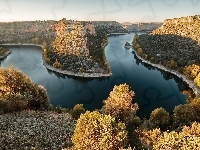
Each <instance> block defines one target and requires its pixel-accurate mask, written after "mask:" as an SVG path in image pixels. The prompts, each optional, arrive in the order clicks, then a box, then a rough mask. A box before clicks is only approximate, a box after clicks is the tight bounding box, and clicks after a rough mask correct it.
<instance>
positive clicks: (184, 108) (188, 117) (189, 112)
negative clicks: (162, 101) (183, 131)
mask: <svg viewBox="0 0 200 150" xmlns="http://www.w3.org/2000/svg"><path fill="white" fill-rule="evenodd" d="M173 112H174V114H173V125H174V127H178V126H183V125H191V122H193V121H195V120H196V112H195V109H194V108H193V106H192V105H190V104H184V105H182V104H180V105H178V106H175V108H174V110H173Z"/></svg>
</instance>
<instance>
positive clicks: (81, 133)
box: [71, 111, 127, 150]
mask: <svg viewBox="0 0 200 150" xmlns="http://www.w3.org/2000/svg"><path fill="white" fill-rule="evenodd" d="M72 142H73V144H74V146H73V147H72V148H71V149H74V150H75V149H77V150H87V149H94V150H95V149H98V150H106V149H109V150H116V149H119V148H121V147H122V148H123V147H124V146H126V144H127V131H126V127H125V124H123V123H121V122H116V121H115V118H113V117H111V116H110V115H104V114H100V113H99V112H97V111H94V112H89V111H86V113H85V114H82V115H81V116H80V118H79V119H78V120H77V123H76V126H75V130H74V134H73V136H72Z"/></svg>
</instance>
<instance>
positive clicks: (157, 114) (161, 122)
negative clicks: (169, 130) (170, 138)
mask: <svg viewBox="0 0 200 150" xmlns="http://www.w3.org/2000/svg"><path fill="white" fill-rule="evenodd" d="M169 120H170V116H169V113H168V112H167V111H166V110H165V109H164V108H162V107H160V108H156V109H155V110H154V111H152V113H151V115H150V118H149V121H150V126H151V127H152V128H165V127H166V125H167V124H168V123H169Z"/></svg>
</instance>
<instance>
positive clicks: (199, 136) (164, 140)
mask: <svg viewBox="0 0 200 150" xmlns="http://www.w3.org/2000/svg"><path fill="white" fill-rule="evenodd" d="M140 140H141V141H142V142H143V144H147V146H149V148H151V149H199V147H200V124H199V123H196V122H194V123H193V124H192V126H190V127H187V126H184V127H183V129H182V131H181V132H179V133H178V132H175V131H171V132H161V131H160V129H153V130H150V131H145V130H144V131H140Z"/></svg>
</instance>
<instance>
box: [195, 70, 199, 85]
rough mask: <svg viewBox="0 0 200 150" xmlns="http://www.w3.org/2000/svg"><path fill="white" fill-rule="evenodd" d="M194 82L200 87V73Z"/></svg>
mask: <svg viewBox="0 0 200 150" xmlns="http://www.w3.org/2000/svg"><path fill="white" fill-rule="evenodd" d="M194 83H195V84H196V85H197V86H198V87H200V73H199V74H198V75H197V76H196V77H195V79H194Z"/></svg>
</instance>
